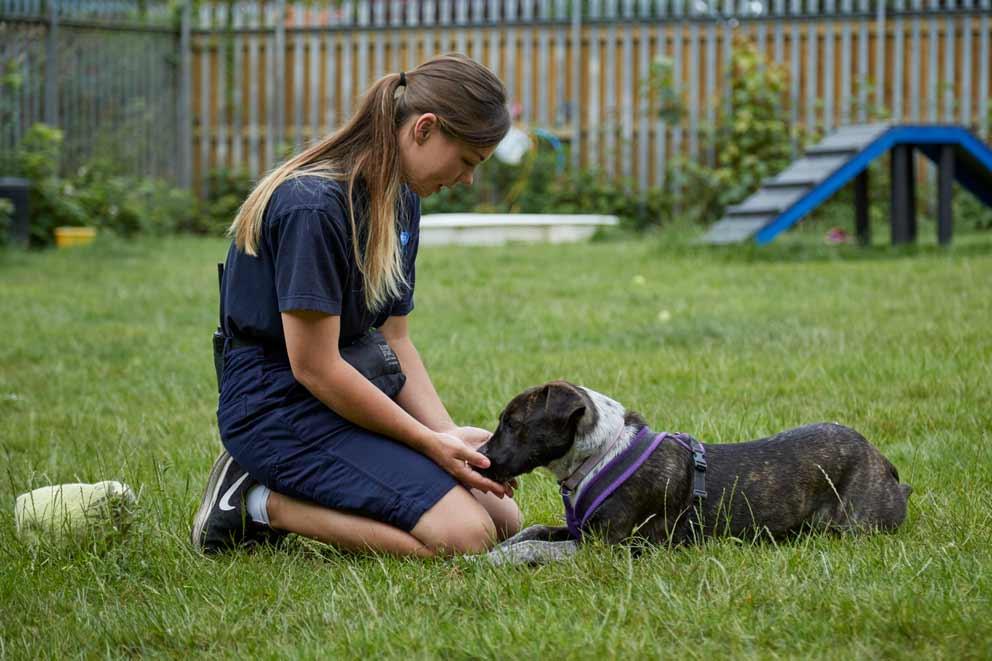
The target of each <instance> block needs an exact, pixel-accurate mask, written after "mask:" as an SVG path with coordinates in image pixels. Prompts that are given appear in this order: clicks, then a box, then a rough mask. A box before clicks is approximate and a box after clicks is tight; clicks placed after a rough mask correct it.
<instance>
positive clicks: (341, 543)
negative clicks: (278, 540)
mask: <svg viewBox="0 0 992 661" xmlns="http://www.w3.org/2000/svg"><path fill="white" fill-rule="evenodd" d="M268 512H269V525H271V526H272V527H273V528H276V529H278V530H287V531H289V532H295V533H296V534H298V535H303V536H304V537H309V538H310V539H316V540H317V541H320V542H324V543H325V544H331V545H332V546H336V547H338V548H342V549H346V550H348V551H377V552H380V553H389V554H391V555H418V556H424V557H427V556H432V555H434V552H433V551H431V550H430V549H429V548H427V547H426V546H424V545H423V544H421V543H420V542H419V541H417V539H416V538H415V537H413V536H412V535H411V534H410V533H408V532H404V531H402V530H400V529H399V528H396V527H395V526H391V525H389V524H388V523H383V522H381V521H376V520H375V519H368V518H365V517H362V516H357V515H355V514H348V513H346V512H342V511H339V510H332V509H329V508H327V507H321V506H320V505H316V504H314V503H310V502H307V501H305V500H297V499H295V498H291V497H289V496H284V495H283V494H281V493H276V492H275V491H272V492H270V493H269V502H268Z"/></svg>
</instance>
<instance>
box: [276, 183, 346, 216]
mask: <svg viewBox="0 0 992 661" xmlns="http://www.w3.org/2000/svg"><path fill="white" fill-rule="evenodd" d="M347 188H348V182H346V181H339V180H336V179H328V178H327V177H320V176H317V175H302V176H297V177H290V178H289V179H286V180H285V181H283V182H281V183H280V184H279V185H278V186H276V188H275V190H274V191H272V196H271V197H270V198H269V205H268V207H267V209H266V216H268V219H269V220H276V219H277V218H280V217H282V216H285V215H287V214H290V213H291V212H294V211H322V212H324V213H325V214H327V215H328V216H330V217H332V218H334V217H338V216H340V215H341V214H342V213H346V212H347V204H348V203H347Z"/></svg>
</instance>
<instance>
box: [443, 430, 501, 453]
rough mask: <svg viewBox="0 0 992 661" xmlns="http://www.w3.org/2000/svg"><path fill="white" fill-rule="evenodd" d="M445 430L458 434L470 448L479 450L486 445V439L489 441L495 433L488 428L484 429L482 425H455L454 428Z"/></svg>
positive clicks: (454, 434)
mask: <svg viewBox="0 0 992 661" xmlns="http://www.w3.org/2000/svg"><path fill="white" fill-rule="evenodd" d="M445 431H446V432H448V433H449V434H451V435H452V436H457V437H458V438H460V439H462V440H463V441H465V443H466V444H467V445H468V446H469V447H470V448H472V449H474V450H478V449H479V448H481V447H482V446H483V445H485V444H486V441H488V440H489V439H490V438H491V437H492V435H493V433H492V432H491V431H489V430H488V429H482V428H480V427H453V428H452V429H446V430H445Z"/></svg>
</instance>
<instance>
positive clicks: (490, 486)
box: [431, 428, 513, 498]
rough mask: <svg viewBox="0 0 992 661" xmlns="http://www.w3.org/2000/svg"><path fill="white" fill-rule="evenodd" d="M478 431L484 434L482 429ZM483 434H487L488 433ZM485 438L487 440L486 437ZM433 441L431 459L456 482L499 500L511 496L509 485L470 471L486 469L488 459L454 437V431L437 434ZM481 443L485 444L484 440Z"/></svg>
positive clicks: (459, 438) (458, 437) (511, 491)
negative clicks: (487, 493)
mask: <svg viewBox="0 0 992 661" xmlns="http://www.w3.org/2000/svg"><path fill="white" fill-rule="evenodd" d="M459 429H465V428H459ZM472 429H474V428H472ZM478 431H481V432H485V430H483V429H480V430H478ZM485 433H486V434H488V433H489V432H485ZM486 438H487V439H488V436H487V437H486ZM435 439H436V440H437V443H436V444H435V446H434V452H433V453H432V455H431V459H433V460H434V461H435V462H436V463H437V465H438V466H440V467H441V468H443V469H444V470H446V471H448V472H449V473H450V474H451V476H452V477H454V478H455V479H456V480H458V481H459V482H461V483H462V484H464V485H465V486H466V487H470V488H472V489H478V490H479V491H486V492H489V493H491V494H494V495H496V496H499V497H500V498H502V497H503V496H512V495H513V489H512V487H510V486H509V485H507V484H500V483H499V482H494V481H493V480H490V479H489V478H486V477H483V476H482V475H480V474H479V473H477V472H475V471H474V470H473V469H472V467H473V466H474V467H476V468H488V467H489V458H488V457H486V456H485V455H484V454H481V453H479V452H477V451H476V450H475V448H473V447H472V446H471V445H470V444H469V443H467V442H466V441H465V440H463V439H462V438H461V437H460V436H456V435H455V433H454V430H453V431H452V432H438V433H436V434H435ZM482 443H485V440H483V441H482ZM482 443H479V445H481V444H482Z"/></svg>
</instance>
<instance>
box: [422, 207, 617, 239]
mask: <svg viewBox="0 0 992 661" xmlns="http://www.w3.org/2000/svg"><path fill="white" fill-rule="evenodd" d="M618 222H619V221H618V219H617V217H616V216H599V215H595V214H544V213H512V214H511V213H432V214H427V215H425V216H423V217H421V219H420V245H422V246H439V245H462V246H498V245H502V244H504V243H507V242H509V241H522V242H527V243H542V242H543V243H570V242H574V241H585V240H586V239H588V238H589V237H591V236H592V235H593V233H594V232H595V231H596V228H597V227H610V226H613V225H616V224H617V223H618Z"/></svg>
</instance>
